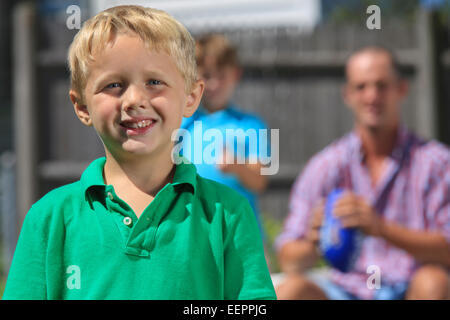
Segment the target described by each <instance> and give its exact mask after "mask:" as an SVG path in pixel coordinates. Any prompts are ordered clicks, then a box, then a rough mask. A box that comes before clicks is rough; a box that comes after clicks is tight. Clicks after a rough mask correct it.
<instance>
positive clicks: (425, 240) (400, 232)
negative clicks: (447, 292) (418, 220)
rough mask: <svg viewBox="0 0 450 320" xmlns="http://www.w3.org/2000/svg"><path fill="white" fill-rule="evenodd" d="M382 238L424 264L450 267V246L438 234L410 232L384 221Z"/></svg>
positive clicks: (381, 232) (381, 230)
mask: <svg viewBox="0 0 450 320" xmlns="http://www.w3.org/2000/svg"><path fill="white" fill-rule="evenodd" d="M380 236H381V237H382V238H384V239H386V240H387V241H388V242H390V243H392V244H393V245H395V246H396V247H399V248H402V249H403V250H405V251H407V252H409V253H410V254H411V255H412V256H414V258H416V259H417V260H418V261H420V262H422V263H436V264H442V265H444V266H447V267H450V245H449V244H448V242H447V240H446V239H445V237H444V236H443V235H441V234H440V233H438V232H432V231H418V230H410V229H407V228H404V227H402V226H399V225H396V224H393V223H386V222H384V221H382V222H381V228H380Z"/></svg>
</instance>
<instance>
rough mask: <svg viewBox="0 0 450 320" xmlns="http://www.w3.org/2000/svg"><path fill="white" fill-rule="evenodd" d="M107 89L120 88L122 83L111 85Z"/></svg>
mask: <svg viewBox="0 0 450 320" xmlns="http://www.w3.org/2000/svg"><path fill="white" fill-rule="evenodd" d="M105 88H106V89H114V88H120V83H117V82H114V83H110V84H108V85H107V86H106V87H105Z"/></svg>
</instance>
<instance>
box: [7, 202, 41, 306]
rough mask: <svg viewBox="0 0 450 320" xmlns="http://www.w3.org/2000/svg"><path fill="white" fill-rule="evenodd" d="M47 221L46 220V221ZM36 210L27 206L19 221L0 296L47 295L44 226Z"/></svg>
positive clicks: (20, 297)
mask: <svg viewBox="0 0 450 320" xmlns="http://www.w3.org/2000/svg"><path fill="white" fill-rule="evenodd" d="M48 222H49V221H47V223H48ZM45 223H46V222H45V221H43V219H42V218H41V217H39V212H38V210H35V208H34V207H32V208H31V209H30V211H29V212H28V214H27V215H26V217H25V220H24V222H23V226H22V230H21V232H20V237H19V240H18V243H17V246H16V250H15V252H14V258H13V261H12V264H11V267H10V270H9V273H8V279H7V282H6V287H5V291H4V294H3V297H2V299H9V300H11V299H13V300H16V299H17V300H42V299H47V294H46V291H47V290H46V270H45V257H46V250H47V240H48V233H46V232H45V230H46V229H47V230H48V227H47V226H46V225H45Z"/></svg>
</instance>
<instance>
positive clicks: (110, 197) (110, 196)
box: [108, 192, 114, 200]
mask: <svg viewBox="0 0 450 320" xmlns="http://www.w3.org/2000/svg"><path fill="white" fill-rule="evenodd" d="M108 198H109V200H114V196H113V194H112V193H111V192H108Z"/></svg>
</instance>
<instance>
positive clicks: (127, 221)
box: [123, 217, 133, 226]
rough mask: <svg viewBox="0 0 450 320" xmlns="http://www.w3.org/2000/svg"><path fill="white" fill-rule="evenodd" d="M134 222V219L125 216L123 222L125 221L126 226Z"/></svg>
mask: <svg viewBox="0 0 450 320" xmlns="http://www.w3.org/2000/svg"><path fill="white" fill-rule="evenodd" d="M132 222H133V220H132V219H131V218H130V217H125V218H123V223H124V224H125V225H126V226H129V225H130V224H131V223H132Z"/></svg>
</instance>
